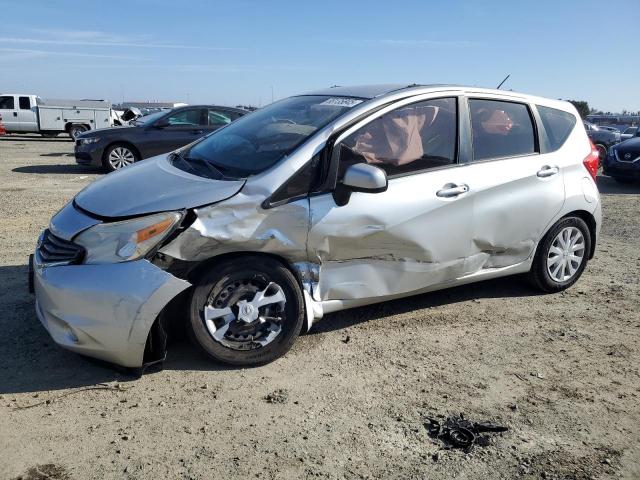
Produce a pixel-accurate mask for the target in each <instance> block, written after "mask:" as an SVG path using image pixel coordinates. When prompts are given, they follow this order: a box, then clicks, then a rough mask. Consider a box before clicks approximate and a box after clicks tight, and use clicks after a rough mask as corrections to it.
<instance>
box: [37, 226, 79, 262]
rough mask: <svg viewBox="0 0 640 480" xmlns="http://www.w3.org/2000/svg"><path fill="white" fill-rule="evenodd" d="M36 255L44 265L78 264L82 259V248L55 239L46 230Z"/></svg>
mask: <svg viewBox="0 0 640 480" xmlns="http://www.w3.org/2000/svg"><path fill="white" fill-rule="evenodd" d="M38 253H39V255H40V258H41V259H42V261H43V262H44V263H80V262H81V261H82V258H83V257H84V248H83V247H81V246H80V245H77V244H75V243H73V242H70V241H69V240H64V239H62V238H60V237H56V236H55V235H54V234H53V233H51V231H50V230H49V229H46V230H45V231H44V233H43V234H42V239H41V241H40V245H39V246H38Z"/></svg>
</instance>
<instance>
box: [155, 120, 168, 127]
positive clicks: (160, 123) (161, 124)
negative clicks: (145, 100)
mask: <svg viewBox="0 0 640 480" xmlns="http://www.w3.org/2000/svg"><path fill="white" fill-rule="evenodd" d="M169 125H171V124H170V123H169V121H168V120H166V119H164V118H161V119H160V120H158V121H157V122H156V123H154V124H153V126H154V127H155V128H166V127H168V126H169Z"/></svg>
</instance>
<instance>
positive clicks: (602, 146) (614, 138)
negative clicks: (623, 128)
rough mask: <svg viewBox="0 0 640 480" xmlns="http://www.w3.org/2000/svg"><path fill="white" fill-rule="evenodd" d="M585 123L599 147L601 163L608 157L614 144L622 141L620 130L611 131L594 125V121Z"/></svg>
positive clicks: (589, 134) (590, 135) (591, 137)
mask: <svg viewBox="0 0 640 480" xmlns="http://www.w3.org/2000/svg"><path fill="white" fill-rule="evenodd" d="M583 123H584V129H585V130H586V131H587V135H588V136H589V139H590V140H591V141H592V142H593V144H594V145H595V147H596V148H597V149H598V154H599V155H600V163H602V162H604V159H605V158H606V157H607V152H608V151H609V150H610V149H611V147H612V146H614V145H615V144H616V143H618V142H619V141H620V132H618V133H617V134H615V133H613V132H610V131H609V130H604V129H602V128H600V127H598V126H597V125H594V124H593V123H589V122H583Z"/></svg>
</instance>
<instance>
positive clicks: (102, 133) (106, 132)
mask: <svg viewBox="0 0 640 480" xmlns="http://www.w3.org/2000/svg"><path fill="white" fill-rule="evenodd" d="M132 128H140V127H137V126H135V125H121V126H117V127H107V128H97V129H95V130H89V131H87V132H83V133H81V134H80V135H78V139H81V138H106V137H111V136H115V135H119V134H121V133H122V131H123V130H129V129H132Z"/></svg>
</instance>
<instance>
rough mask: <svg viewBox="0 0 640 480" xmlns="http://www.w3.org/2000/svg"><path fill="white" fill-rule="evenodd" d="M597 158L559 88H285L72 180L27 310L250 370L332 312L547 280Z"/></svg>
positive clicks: (577, 247)
mask: <svg viewBox="0 0 640 480" xmlns="http://www.w3.org/2000/svg"><path fill="white" fill-rule="evenodd" d="M597 169H598V152H597V150H595V149H594V148H593V146H592V145H591V144H590V142H589V139H588V137H587V134H586V132H585V130H584V127H583V126H582V122H581V121H579V117H578V114H577V112H576V110H575V108H574V107H573V106H572V105H570V104H569V103H566V102H561V101H556V100H549V99H544V98H538V97H532V96H528V95H522V94H517V93H512V92H503V91H497V90H485V89H479V88H465V87H458V86H446V85H423V86H419V85H410V86H398V85H374V86H364V87H351V88H346V87H335V88H330V89H327V90H323V91H319V92H314V93H310V94H307V95H300V96H294V97H290V98H287V99H284V100H281V101H278V102H276V103H273V104H271V105H269V106H267V107H265V108H263V109H260V110H258V111H256V112H254V113H251V114H250V115H247V116H245V117H243V118H241V119H239V120H238V121H237V122H234V123H232V124H230V125H228V126H227V127H225V128H223V129H221V130H218V131H217V132H215V133H213V134H212V135H209V136H208V137H205V138H203V139H201V140H199V141H197V142H195V143H192V144H190V145H188V146H186V147H184V148H182V149H180V150H178V151H175V152H172V153H170V154H168V155H162V156H159V157H155V158H152V159H148V160H144V161H141V162H139V163H137V164H135V165H133V166H130V167H127V168H126V169H123V170H122V171H118V172H115V173H111V174H109V175H107V176H105V177H104V178H102V179H101V180H99V181H96V182H94V183H93V184H91V185H89V186H88V187H87V188H85V189H84V190H83V191H81V192H80V193H79V194H78V195H77V196H76V197H75V198H74V200H73V201H72V202H70V203H69V204H67V205H66V206H65V207H64V208H63V209H62V210H60V211H59V212H58V213H57V214H56V215H55V216H54V217H53V218H52V220H51V223H50V226H49V228H48V229H47V230H45V231H44V232H43V233H42V235H41V237H40V239H39V241H38V245H37V249H36V251H35V254H34V256H33V260H32V266H33V268H32V269H31V275H32V279H31V280H32V284H33V286H34V289H35V293H36V311H37V314H38V317H39V318H40V320H41V322H42V323H43V325H44V326H45V327H46V328H47V330H48V331H49V333H50V334H51V336H52V337H53V339H54V340H55V341H56V342H57V343H59V344H60V345H62V346H63V347H66V348H69V349H71V350H74V351H76V352H79V353H82V354H85V355H90V356H93V357H97V358H100V359H103V360H107V361H109V362H112V363H115V364H119V365H122V366H125V367H141V366H143V365H147V364H149V363H152V362H155V361H160V360H162V359H163V358H164V356H165V352H166V340H167V332H168V331H169V325H170V324H172V322H176V323H178V324H182V325H186V326H187V328H188V331H189V332H190V336H191V337H192V339H193V340H194V342H195V344H196V345H199V346H200V347H202V349H203V350H204V351H205V352H206V353H207V354H209V355H210V356H211V357H212V358H213V359H215V360H217V361H220V362H224V363H227V364H232V365H258V364H264V363H266V362H269V361H272V360H274V359H276V358H278V357H279V356H281V355H283V354H284V353H285V352H286V351H287V350H288V349H289V348H290V347H291V345H292V343H293V342H294V340H295V339H296V337H297V336H298V335H299V334H300V333H301V332H302V331H303V330H308V329H309V328H310V327H311V325H312V324H313V323H314V322H315V321H317V320H318V319H320V318H321V317H322V316H323V315H324V314H326V313H330V312H335V311H337V310H342V309H346V308H351V307H356V306H360V305H367V304H371V303H375V302H382V301H385V300H389V299H394V298H399V297H403V296H408V295H415V294H419V293H423V292H428V291H432V290H437V289H441V288H446V287H451V286H454V285H461V284H465V283H471V282H477V281H480V280H485V279H489V278H496V277H502V276H506V275H513V274H521V273H528V276H529V277H530V279H531V280H532V282H533V284H534V285H535V286H537V287H538V288H540V289H542V290H544V291H547V292H556V291H560V290H563V289H565V288H567V287H569V286H571V285H572V284H573V283H574V282H576V280H578V278H579V277H580V275H581V274H582V272H583V271H584V269H585V267H586V265H587V262H588V260H589V259H590V258H592V257H593V254H594V250H595V244H596V238H597V237H598V233H599V228H600V223H601V210H600V199H599V195H598V190H597V188H596V184H595V176H596V172H597Z"/></svg>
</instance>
